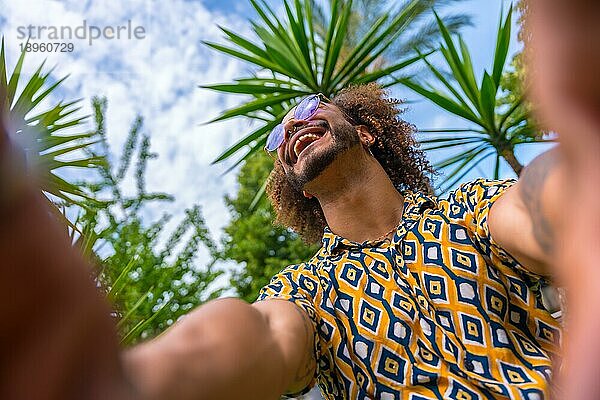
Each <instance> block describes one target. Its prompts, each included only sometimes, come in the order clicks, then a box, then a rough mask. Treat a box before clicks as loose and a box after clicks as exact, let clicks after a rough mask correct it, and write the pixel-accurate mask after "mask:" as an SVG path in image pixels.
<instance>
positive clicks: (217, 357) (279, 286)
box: [0, 85, 561, 399]
mask: <svg viewBox="0 0 600 400" xmlns="http://www.w3.org/2000/svg"><path fill="white" fill-rule="evenodd" d="M398 105H399V102H397V101H395V100H392V99H388V98H387V97H386V94H385V92H384V91H383V90H382V89H381V88H379V87H378V86H376V85H367V86H359V87H354V88H350V89H347V90H344V91H343V92H341V93H340V94H339V95H338V96H336V97H335V98H334V99H333V100H332V101H329V100H328V99H325V98H324V97H322V96H319V95H314V96H309V97H308V98H306V99H304V100H303V101H302V102H300V104H299V105H298V106H297V107H295V108H294V109H292V110H291V111H290V112H289V113H288V115H287V116H286V117H285V118H284V120H283V121H282V124H281V126H279V127H277V128H276V129H275V130H274V131H273V133H271V136H270V138H269V141H268V148H269V149H270V150H272V151H273V150H276V154H277V155H276V157H277V161H276V164H275V169H274V171H273V173H272V176H271V179H270V183H269V187H268V189H269V195H270V198H271V200H272V201H273V205H274V207H275V210H276V211H277V214H278V219H279V221H281V222H283V223H286V224H287V225H288V226H290V227H291V228H293V229H295V230H297V231H298V232H299V233H300V234H302V235H304V237H306V238H307V239H309V240H315V239H317V238H318V237H319V236H322V243H323V246H322V248H321V249H320V250H319V252H318V253H317V254H316V255H315V256H314V257H313V258H312V259H311V260H308V261H307V262H306V263H303V264H300V265H295V266H289V267H287V268H285V269H283V271H282V272H281V273H279V274H278V275H276V276H275V277H274V278H273V280H272V281H271V283H270V284H269V285H268V286H267V287H265V288H264V289H263V290H262V292H261V294H260V296H259V301H257V302H256V303H254V304H252V305H249V304H246V303H245V302H243V301H241V300H237V299H223V300H218V301H215V302H211V303H208V304H206V305H204V306H202V307H199V308H198V309H197V310H196V311H194V312H192V313H190V314H189V315H188V316H187V317H186V318H185V319H183V320H182V321H181V322H180V323H178V324H176V325H175V326H174V327H173V328H171V329H170V330H169V331H167V332H166V333H165V334H163V335H161V336H160V337H158V338H156V339H154V340H152V341H150V342H148V343H145V344H142V345H140V346H137V347H135V348H133V349H131V350H129V351H127V352H126V353H125V354H124V356H123V366H124V372H123V374H121V375H119V373H118V368H117V367H115V364H114V354H115V353H114V350H113V349H114V347H112V348H111V345H110V343H106V344H103V345H102V346H99V348H98V351H97V353H98V354H97V355H96V357H97V358H98V359H104V360H106V361H104V364H102V365H104V366H105V370H106V371H114V373H113V374H110V373H104V374H100V375H99V376H96V375H93V374H92V375H93V376H90V373H89V371H88V373H87V375H86V378H85V379H86V380H85V382H92V383H94V382H96V381H98V382H102V381H104V382H110V383H111V385H107V386H106V387H107V388H109V389H105V390H113V391H114V392H116V393H119V394H120V395H121V396H125V397H126V396H127V393H133V392H135V393H136V396H140V397H141V398H146V399H166V398H168V399H197V398H200V399H229V398H232V399H233V398H246V399H270V398H272V399H276V398H278V397H279V396H280V395H281V394H283V393H299V392H302V391H305V390H307V389H309V388H310V387H312V386H313V385H314V384H315V383H316V382H318V383H319V385H320V388H321V390H322V392H323V393H324V395H325V397H326V398H330V399H337V398H349V399H354V398H365V399H366V398H378V399H394V398H410V399H429V398H434V399H435V398H455V399H477V398H482V399H483V398H531V399H534V398H535V399H539V398H545V397H547V396H548V393H549V391H550V388H549V385H550V371H551V368H552V366H553V365H552V362H553V361H554V359H555V358H556V355H557V353H558V351H559V345H560V341H561V331H560V325H559V323H558V321H556V320H555V319H554V318H553V317H552V316H551V315H550V312H549V311H548V310H546V309H545V308H544V305H543V303H542V291H541V288H542V287H544V286H545V285H546V284H547V281H546V279H544V278H543V276H545V275H547V273H548V270H547V266H548V265H549V264H550V261H551V260H550V259H549V258H548V255H549V253H548V252H547V251H546V246H547V243H548V242H547V236H548V234H550V233H551V232H552V230H553V229H552V224H549V223H548V220H550V221H551V220H552V213H553V212H554V211H555V210H556V207H555V206H554V205H553V201H554V200H553V197H552V196H550V195H548V194H552V193H557V192H558V190H557V188H556V178H555V177H556V176H558V172H557V171H559V167H558V164H559V163H557V162H555V161H554V159H555V157H554V156H553V154H552V153H548V154H544V155H542V156H540V157H539V158H538V159H536V160H535V161H534V162H532V163H531V165H530V166H529V167H528V168H527V169H526V171H525V172H524V174H523V177H522V178H521V180H519V181H518V182H514V181H486V180H477V181H474V182H470V183H467V184H464V185H462V186H461V187H460V188H459V189H458V190H456V191H455V192H453V193H451V194H450V196H449V198H448V199H446V200H442V199H438V198H436V197H434V196H432V195H430V194H429V180H428V177H427V175H428V174H429V173H430V172H431V168H430V166H429V164H428V163H427V161H426V160H425V157H424V155H423V153H422V152H421V151H420V150H418V148H416V146H415V141H414V139H413V137H412V135H413V131H414V128H413V127H412V126H411V125H409V124H407V123H405V122H403V121H401V120H400V119H399V118H398V115H399V109H398ZM0 144H1V143H0ZM13 191H14V190H13ZM18 196H19V194H13V195H12V196H8V198H9V199H11V198H12V199H15V198H18ZM21 196H23V197H24V198H25V200H27V199H31V198H32V197H35V195H34V194H32V193H31V192H27V191H25V194H21ZM40 207H41V206H40V204H39V203H36V202H34V201H31V200H28V201H23V199H20V200H19V201H14V200H13V201H12V203H10V204H9V205H8V206H7V205H3V208H4V211H5V215H8V214H6V209H7V208H8V209H9V210H11V211H10V215H14V217H11V218H8V219H7V220H6V221H4V222H3V224H4V226H3V228H2V232H4V233H7V232H10V229H15V228H16V227H19V226H21V227H24V226H26V225H25V224H26V223H29V226H30V227H31V226H33V223H32V222H31V221H30V220H31V218H34V219H35V221H36V224H37V225H39V226H42V227H43V226H46V225H52V224H53V222H52V221H50V220H49V218H48V216H47V214H46V215H44V213H43V212H40V211H39V210H40ZM32 213H34V214H32ZM31 215H35V217H31ZM28 216H29V217H28ZM7 221H8V222H7ZM540 226H542V227H543V229H539V227H540ZM23 229H26V228H23ZM23 229H21V230H23ZM323 230H324V234H323V233H322V232H323ZM44 234H46V235H49V233H45V230H44V229H41V230H40V229H38V234H37V236H40V237H39V238H37V239H38V240H40V241H41V240H43V237H44ZM26 240H27V238H24V237H17V238H13V237H7V244H6V245H5V249H4V251H3V253H6V252H7V251H8V252H9V254H11V253H10V251H12V249H14V248H19V246H18V242H19V241H20V242H23V241H26ZM11 241H16V242H17V244H16V245H15V243H11ZM63 247H64V246H63ZM55 251H56V252H59V250H55ZM47 252H50V253H51V252H52V249H48V250H47ZM67 252H68V250H63V253H67ZM13 253H14V251H13ZM20 254H21V257H27V254H23V253H20ZM46 258H47V259H53V258H52V255H51V254H50V255H49V256H47V257H46ZM9 259H10V257H9ZM12 259H14V260H18V259H19V258H18V257H17V256H13V258H12ZM63 264H64V263H63ZM35 267H36V268H42V269H43V268H44V265H43V263H41V265H36V266H35ZM49 279H50V278H49ZM9 282H10V281H9ZM64 291H65V293H67V294H69V293H70V292H69V290H68V288H66V289H65V290H64ZM80 296H81V297H85V296H84V295H83V294H80ZM91 303H93V302H91V301H90V304H91ZM93 304H96V303H93ZM63 306H64V307H67V308H68V307H71V308H72V307H74V306H72V305H70V304H69V302H67V301H65V302H64V304H63ZM94 309H95V310H100V309H101V307H97V306H96V307H95V308H94ZM62 312H63V313H64V314H65V315H71V314H73V312H71V313H69V310H68V309H67V310H65V309H63V310H62ZM38 314H40V313H38ZM83 315H84V317H85V314H83ZM92 319H94V320H95V321H100V320H101V318H100V317H97V318H92ZM80 320H81V318H79V319H75V321H74V323H73V324H72V325H66V326H65V327H63V330H62V331H60V332H63V335H62V336H61V335H59V334H57V335H56V337H57V340H56V341H57V342H59V339H60V338H61V337H62V338H63V342H62V347H61V348H68V345H65V343H68V340H67V339H68V335H66V333H68V332H69V331H70V330H69V327H72V328H74V329H76V327H80V326H81V321H80ZM67 322H69V321H67ZM30 328H31V329H30V330H33V329H34V326H31V327H30ZM24 331H27V329H24ZM98 332H104V335H107V329H106V324H100V323H98ZM109 336H110V335H109ZM84 342H85V343H90V344H91V342H90V341H89V340H88V341H87V342H86V341H83V340H82V341H81V343H84ZM108 342H110V340H109V341H108ZM25 343H27V342H26V341H25ZM101 349H108V350H105V351H100V350H101ZM24 351H25V350H24ZM52 357H55V359H65V360H71V359H77V360H78V362H77V363H76V362H63V364H66V365H71V366H76V365H80V364H81V360H82V359H85V358H84V357H82V356H81V352H79V353H78V352H65V353H60V354H53V355H49V356H48V359H52ZM34 358H35V357H34ZM30 359H31V358H30ZM53 364H55V362H48V364H46V365H53ZM91 364H94V362H93V361H92V362H91ZM42 365H44V364H43V363H42ZM22 367H23V371H24V372H23V373H22V374H21V375H23V376H26V373H30V374H31V372H32V370H31V369H27V368H25V367H26V365H23V366H22ZM88 369H90V368H88ZM84 370H86V369H85V368H84ZM90 370H92V371H93V369H90ZM101 370H103V369H101ZM68 371H71V372H70V374H71V375H75V374H76V372H75V371H73V370H72V369H71V370H67V372H66V373H65V375H66V376H67V377H69V376H70V375H69V372H68ZM17 372H18V371H17ZM17 372H15V371H13V372H12V373H13V374H17ZM111 376H112V379H111ZM57 380H58V379H57ZM59 381H60V380H59ZM60 382H63V384H64V385H66V383H67V382H69V380H68V379H63V380H62V381H60ZM98 385H100V384H99V383H98V384H97V385H96V387H97V386H98ZM31 390H35V389H31ZM65 390H66V389H65ZM130 391H131V392H130ZM71 392H72V390H71ZM15 393H17V392H15ZM55 393H60V389H56V390H55ZM83 393H85V392H83ZM79 396H80V398H83V397H88V396H83V397H82V396H81V395H79ZM129 396H134V395H133V394H129ZM50 397H51V396H50ZM59 397H60V396H57V398H59ZM69 397H70V396H65V395H63V397H62V398H69ZM29 398H35V397H29ZM40 398H44V397H40ZM46 398H48V397H46ZM71 398H76V397H75V396H74V395H73V397H71ZM99 398H101V397H99Z"/></svg>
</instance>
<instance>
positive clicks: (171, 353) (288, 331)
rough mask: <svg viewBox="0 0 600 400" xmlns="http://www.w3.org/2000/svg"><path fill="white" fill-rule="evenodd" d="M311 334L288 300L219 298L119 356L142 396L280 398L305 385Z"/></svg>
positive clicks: (181, 399) (303, 315)
mask: <svg viewBox="0 0 600 400" xmlns="http://www.w3.org/2000/svg"><path fill="white" fill-rule="evenodd" d="M313 337H314V330H313V326H312V323H311V322H310V320H309V319H308V316H307V315H306V313H305V312H304V311H302V310H301V309H300V308H299V307H298V306H296V305H295V304H293V303H291V302H288V301H283V300H266V301H262V302H259V303H255V304H253V305H250V304H247V303H245V302H244V301H242V300H239V299H222V300H217V301H213V302H210V303H208V304H205V305H203V306H201V307H200V308H198V309H197V310H195V311H193V312H192V313H190V314H189V315H187V316H186V317H184V319H183V320H182V321H180V322H178V323H177V324H176V325H175V326H173V327H172V328H171V329H169V330H168V331H167V332H165V334H163V335H161V336H159V337H158V338H156V339H154V340H153V341H150V342H148V343H145V344H142V345H140V346H137V347H135V348H133V349H131V350H129V351H128V352H127V353H126V354H125V357H124V360H125V367H126V371H127V373H128V375H129V376H130V378H131V381H132V382H133V383H134V385H135V386H136V387H137V388H139V390H140V391H141V392H142V393H143V394H144V395H145V397H146V398H147V399H173V400H187V399H190V400H192V399H241V398H243V399H257V400H268V399H279V397H280V396H281V395H282V394H284V393H289V392H295V391H299V390H302V389H303V388H305V387H306V386H307V385H308V384H309V383H310V381H311V379H312V377H313V375H314V372H315V360H314V357H313Z"/></svg>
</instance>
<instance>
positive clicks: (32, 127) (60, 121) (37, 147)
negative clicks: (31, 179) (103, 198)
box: [0, 39, 105, 204]
mask: <svg viewBox="0 0 600 400" xmlns="http://www.w3.org/2000/svg"><path fill="white" fill-rule="evenodd" d="M25 53H26V52H25V51H23V52H21V55H20V57H19V59H18V61H17V64H16V65H15V68H14V70H13V71H12V72H11V73H10V76H7V71H8V69H7V67H6V61H5V52H4V39H2V46H1V49H0V93H2V96H0V112H3V113H4V114H5V115H7V116H8V118H7V119H8V122H9V126H10V127H12V132H11V134H12V135H13V136H14V137H15V138H16V139H17V140H18V142H19V144H20V145H21V146H22V147H23V148H24V150H25V153H26V155H27V159H28V160H29V162H30V163H32V164H33V166H34V168H35V172H36V178H37V180H38V184H39V186H40V188H41V190H42V191H43V192H44V193H45V194H46V195H47V196H48V198H49V199H52V200H53V201H54V202H63V203H66V204H78V203H79V202H80V200H81V199H82V198H86V197H88V195H87V193H86V192H85V190H84V189H83V188H82V187H81V186H80V185H78V184H76V183H73V182H69V181H68V180H66V179H64V178H62V177H61V176H59V175H58V174H57V171H58V170H59V169H64V168H84V169H87V168H95V167H97V166H99V165H102V164H103V163H104V162H105V159H104V157H102V156H93V157H89V156H78V154H82V153H81V151H82V150H83V149H85V148H87V147H89V146H91V145H92V144H94V143H95V138H94V136H95V134H94V132H76V133H66V132H68V131H69V130H71V129H77V128H80V127H81V125H82V124H83V123H84V122H85V119H86V117H78V116H75V115H76V113H77V111H78V110H79V109H80V107H79V102H80V100H75V101H70V102H62V101H59V102H58V103H56V104H54V105H51V106H50V107H49V108H47V109H44V110H39V107H38V106H39V105H40V103H41V102H42V101H43V100H44V99H47V98H48V97H49V96H50V95H51V94H52V93H55V91H56V89H57V88H58V86H59V85H60V84H61V83H62V82H63V81H64V80H65V79H66V77H64V78H62V79H59V80H57V81H55V82H52V83H51V77H50V74H51V72H52V71H49V72H45V71H44V63H42V65H40V66H39V68H38V69H37V70H36V71H35V72H34V73H33V75H32V76H31V78H29V80H28V81H26V82H20V80H21V77H22V75H21V70H22V67H23V62H24V59H25ZM19 87H22V90H21V91H20V93H17V89H18V88H19Z"/></svg>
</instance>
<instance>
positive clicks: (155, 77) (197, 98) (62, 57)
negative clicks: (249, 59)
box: [0, 0, 542, 237]
mask: <svg viewBox="0 0 600 400" xmlns="http://www.w3.org/2000/svg"><path fill="white" fill-rule="evenodd" d="M271 3H272V4H275V5H277V4H278V2H276V1H271ZM249 4H250V3H249V2H248V1H246V0H204V1H184V0H171V1H158V0H130V1H127V2H117V1H111V2H109V1H103V0H86V1H80V0H64V1H55V0H20V1H15V0H0V32H1V33H2V35H3V36H4V37H5V41H6V46H7V53H8V54H7V57H8V63H9V64H10V65H11V66H12V65H14V63H15V62H16V59H17V57H18V53H19V43H21V42H22V40H19V39H18V37H17V32H18V31H17V29H18V27H19V26H27V25H30V24H32V25H36V26H41V25H44V26H51V25H53V26H71V27H76V26H79V25H81V24H82V22H83V21H84V20H85V21H86V23H87V24H88V25H90V24H92V25H94V24H95V25H99V26H118V25H123V24H126V23H127V21H129V20H131V21H132V24H133V25H134V26H138V25H139V26H143V27H144V29H145V32H146V37H145V38H144V39H142V40H125V39H122V40H112V41H111V40H97V41H96V42H94V43H93V45H91V46H90V45H88V44H87V43H85V41H81V40H74V44H75V51H74V52H73V53H62V54H61V53H58V54H39V53H37V54H36V53H31V54H28V55H27V59H26V63H25V68H24V73H25V74H26V75H27V74H30V73H31V72H32V71H33V70H34V69H35V68H36V67H37V66H38V65H39V63H40V62H41V61H42V60H43V59H44V58H46V59H47V65H49V66H54V65H56V69H55V72H54V76H55V77H61V76H64V75H67V74H70V77H69V78H68V79H67V81H66V82H65V84H64V85H63V88H62V89H61V91H60V92H59V93H58V95H57V97H56V98H54V99H53V100H57V98H64V99H75V98H83V105H84V108H83V110H82V111H81V112H82V113H90V112H91V108H90V107H89V101H90V99H91V98H92V96H96V95H98V96H106V97H107V98H108V102H109V108H108V121H107V125H108V137H109V141H110V145H111V147H112V150H113V152H114V153H115V154H118V153H119V150H120V147H121V146H122V144H123V142H124V140H125V137H126V134H127V132H128V130H129V126H130V124H131V123H132V122H133V120H134V118H135V116H136V115H138V114H140V115H142V116H143V117H144V118H145V129H146V132H147V133H149V134H150V136H151V140H152V148H153V150H154V151H155V152H157V153H158V154H159V155H160V157H159V158H158V160H155V161H153V162H152V163H151V164H150V166H149V169H148V186H149V189H150V190H155V191H164V192H168V193H171V194H173V195H175V197H176V199H177V200H176V202H175V203H173V204H172V205H170V206H169V207H167V208H166V209H165V207H164V206H161V207H155V208H152V207H150V208H149V209H148V210H146V213H147V215H148V218H154V217H156V216H158V215H160V214H161V213H162V212H164V211H169V212H172V213H174V214H175V215H176V216H177V215H181V214H182V212H183V210H184V209H185V208H188V207H191V206H192V205H193V204H200V205H201V206H202V207H203V210H204V215H205V217H206V219H207V222H208V225H209V228H210V230H211V232H212V233H213V236H215V237H218V236H220V235H221V228H222V227H223V226H224V225H225V224H226V223H227V221H228V219H229V213H228V212H227V209H226V207H225V204H224V201H223V198H224V196H225V195H226V194H233V193H235V189H236V187H235V174H234V173H230V174H227V175H225V176H223V175H222V173H223V172H224V171H225V170H226V168H227V165H223V164H221V165H217V166H211V165H210V163H211V161H212V160H214V159H215V157H216V156H217V155H218V154H219V153H220V152H222V151H223V150H224V149H225V148H226V147H227V146H228V145H231V144H232V143H234V142H236V141H237V140H238V139H239V138H240V137H241V136H242V135H243V134H244V133H247V132H248V131H249V128H250V127H249V125H248V122H246V121H242V120H234V121H227V122H222V123H217V124H211V125H208V126H207V125H202V124H201V123H202V122H206V121H208V120H209V119H210V118H212V117H215V116H216V115H218V114H219V112H221V111H222V110H223V109H225V108H227V107H232V106H234V105H236V104H238V102H239V101H240V99H239V97H236V96H223V95H220V94H217V93H214V92H210V91H207V90H202V89H199V88H198V85H201V84H208V83H218V82H230V81H232V80H233V79H235V78H237V77H241V76H244V75H245V74H247V73H248V71H249V67H248V66H247V65H244V64H243V63H242V62H239V61H236V60H232V59H231V58H228V57H225V56H223V55H221V54H218V53H216V52H214V51H212V50H210V49H208V48H207V47H206V46H203V45H202V44H201V41H202V40H210V41H222V36H221V33H220V31H219V30H218V28H217V26H216V24H221V25H224V26H226V27H228V28H230V29H232V30H234V31H236V32H242V33H245V34H249V33H250V28H249V24H248V18H251V17H252V16H253V12H252V8H251V7H250V5H249ZM506 6H507V4H504V7H505V8H506ZM501 7H502V3H501V2H500V1H496V0H470V1H469V0H467V1H464V2H462V3H460V4H459V5H457V6H455V8H454V10H455V11H459V12H460V11H462V12H465V13H468V14H471V15H472V16H473V21H474V27H468V28H466V29H465V30H464V38H465V41H466V42H467V44H468V45H469V47H470V48H471V49H472V52H473V58H474V60H473V61H474V65H475V69H476V71H482V68H483V67H488V68H489V66H490V63H491V60H492V57H493V52H494V43H495V34H496V29H497V21H498V16H499V11H500V8H501ZM515 31H516V30H515ZM517 48H518V47H517V44H516V40H513V46H512V48H511V53H512V52H514V51H515V50H517ZM393 94H394V95H395V96H397V97H399V98H407V99H415V96H414V95H413V94H411V93H409V92H407V91H406V90H402V89H394V91H393ZM405 118H406V119H407V120H409V121H410V122H412V123H414V124H416V125H417V126H418V127H420V128H432V127H435V126H449V127H462V126H464V123H463V122H462V121H460V120H456V119H454V118H452V117H451V116H449V115H447V114H446V113H444V112H443V111H441V110H439V109H437V108H436V107H435V106H433V105H431V104H429V103H427V102H423V101H419V102H416V103H413V104H410V106H409V111H408V112H407V113H406V114H405ZM90 127H91V126H90ZM541 150H542V148H541V147H532V148H531V149H529V150H526V151H524V152H520V153H518V156H519V157H520V159H521V160H522V161H523V162H528V161H529V160H530V159H531V158H532V157H533V156H535V155H536V154H538V153H539V152H540V151H541ZM484 167H485V166H484ZM488 171H489V170H488ZM482 172H485V171H475V172H474V175H472V176H469V177H467V178H465V179H468V178H473V177H475V176H476V175H481V173H482ZM501 172H502V175H503V176H506V177H510V176H513V175H512V173H511V172H510V170H509V168H508V167H507V166H504V167H503V168H502V170H501ZM71 173H73V172H71ZM133 188H134V182H133V179H131V181H130V184H129V188H128V189H130V190H133ZM176 223H177V218H174V219H173V224H176Z"/></svg>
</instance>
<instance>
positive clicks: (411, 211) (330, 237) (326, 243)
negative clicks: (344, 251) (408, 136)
mask: <svg viewBox="0 0 600 400" xmlns="http://www.w3.org/2000/svg"><path fill="white" fill-rule="evenodd" d="M402 195H403V196H404V210H403V211H402V221H401V222H400V224H399V225H398V229H397V230H396V233H395V235H394V241H398V240H401V239H402V238H403V237H404V235H405V234H406V231H407V230H408V229H409V228H410V227H411V226H412V225H413V224H414V222H416V221H417V220H418V219H419V218H420V217H421V215H422V214H423V212H424V211H425V210H426V209H428V208H433V207H435V206H436V204H437V202H436V198H435V197H433V196H427V195H424V194H422V193H418V192H412V191H409V190H406V191H403V192H402ZM384 241H385V239H382V240H367V241H365V242H362V243H358V242H353V241H352V240H348V239H346V238H343V237H341V236H338V235H336V234H335V233H333V232H332V231H331V229H329V227H328V226H326V227H325V231H324V232H323V239H322V243H323V250H324V252H325V255H331V254H333V253H335V251H336V250H337V249H338V248H342V247H346V248H359V249H360V248H364V247H374V246H375V245H377V244H380V243H382V242H384Z"/></svg>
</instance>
